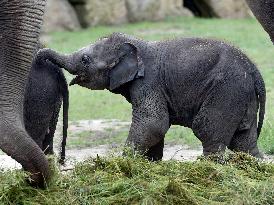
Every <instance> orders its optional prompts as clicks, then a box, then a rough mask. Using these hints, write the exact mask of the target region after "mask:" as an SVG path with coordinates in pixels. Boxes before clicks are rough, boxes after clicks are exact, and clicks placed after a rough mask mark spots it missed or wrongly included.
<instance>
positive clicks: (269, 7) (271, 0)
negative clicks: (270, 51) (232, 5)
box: [246, 0, 274, 43]
mask: <svg viewBox="0 0 274 205" xmlns="http://www.w3.org/2000/svg"><path fill="white" fill-rule="evenodd" d="M246 2H247V3H248V5H249V7H250V9H251V11H252V12H253V14H254V15H255V17H256V18H257V19H258V21H259V22H260V23H261V25H262V26H263V28H264V29H265V31H266V32H267V33H268V34H269V36H270V38H271V41H272V42H273V43H274V0H246Z"/></svg>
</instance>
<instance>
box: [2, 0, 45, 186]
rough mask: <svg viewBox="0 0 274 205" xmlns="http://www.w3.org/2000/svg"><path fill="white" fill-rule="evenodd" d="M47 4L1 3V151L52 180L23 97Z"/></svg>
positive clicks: (41, 0)
mask: <svg viewBox="0 0 274 205" xmlns="http://www.w3.org/2000/svg"><path fill="white" fill-rule="evenodd" d="M45 2H46V0H9V1H5V0H0V113H1V114H0V148H1V149H2V150H3V151H4V152H6V153H7V154H8V155H10V156H11V157H12V158H13V159H15V160H16V161H18V162H19V163H21V164H22V166H23V168H24V169H25V170H27V171H29V172H30V173H31V178H32V179H33V181H32V183H34V184H35V185H39V186H43V185H44V182H45V180H47V179H49V177H50V171H49V165H48V161H47V159H46V157H45V155H44V153H43V151H42V150H41V149H40V148H39V147H38V145H37V144H36V143H35V142H34V141H33V140H32V139H31V138H30V137H29V135H28V134H27V132H26V131H25V128H24V122H23V97H24V92H25V85H26V80H27V76H28V73H29V70H30V67H31V61H32V56H33V53H34V49H35V47H36V45H37V41H38V37H39V32H40V26H41V24H42V17H43V13H44V7H45Z"/></svg>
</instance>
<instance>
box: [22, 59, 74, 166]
mask: <svg viewBox="0 0 274 205" xmlns="http://www.w3.org/2000/svg"><path fill="white" fill-rule="evenodd" d="M68 98H69V93H68V85H67V82H66V78H65V76H64V74H63V72H62V70H61V68H60V67H58V66H57V65H56V64H53V63H52V62H50V61H49V60H45V59H44V58H39V57H38V56H36V57H34V60H33V62H32V67H31V70H30V74H29V79H28V82H27V87H26V91H25V99H24V122H25V128H26V131H27V132H28V134H29V135H30V136H31V137H32V139H33V140H34V141H35V142H36V143H37V144H38V145H39V146H40V148H41V149H42V150H43V151H44V152H45V154H53V137H54V133H55V130H56V124H57V121H58V115H59V111H60V108H61V105H62V101H63V139H62V145H61V153H60V157H61V158H60V162H61V163H63V161H64V159H65V146H66V138H67V128H68V107H69V100H68Z"/></svg>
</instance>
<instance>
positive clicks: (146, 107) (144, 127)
mask: <svg viewBox="0 0 274 205" xmlns="http://www.w3.org/2000/svg"><path fill="white" fill-rule="evenodd" d="M148 96H149V97H148ZM132 105H133V118H132V124H131V128H130V131H129V136H128V139H127V142H126V144H127V145H130V146H133V147H134V149H135V150H138V151H139V152H141V153H142V154H144V155H145V156H146V157H147V158H148V159H149V160H152V161H157V160H161V159H162V157H163V147H164V137H165V134H166V132H167V130H168V129H169V126H170V125H169V115H168V110H167V105H166V102H164V100H163V98H162V97H161V96H160V95H159V94H158V93H153V92H152V93H147V94H146V97H144V96H139V97H138V98H137V99H135V100H134V99H133V103H132Z"/></svg>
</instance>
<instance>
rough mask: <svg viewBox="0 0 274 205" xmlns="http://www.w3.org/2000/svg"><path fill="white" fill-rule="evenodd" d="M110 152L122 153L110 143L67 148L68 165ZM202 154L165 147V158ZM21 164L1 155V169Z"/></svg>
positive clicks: (192, 157)
mask: <svg viewBox="0 0 274 205" xmlns="http://www.w3.org/2000/svg"><path fill="white" fill-rule="evenodd" d="M108 154H118V155H119V154H121V153H120V152H117V149H116V148H112V147H110V146H109V145H100V146H97V147H93V148H84V149H70V150H67V157H66V158H67V163H66V164H67V166H68V167H71V166H72V165H73V164H74V163H75V162H80V161H83V160H85V159H87V158H89V157H96V156H97V155H99V156H106V155H108ZM201 154H202V150H193V149H188V148H187V147H186V146H182V145H173V146H170V145H166V146H165V148H164V158H163V159H164V160H170V159H174V160H191V161H192V160H195V159H196V158H197V157H198V156H200V155H201ZM18 168H21V165H20V164H18V163H17V162H16V161H15V160H13V159H12V158H11V157H9V156H7V155H4V154H3V155H0V169H18Z"/></svg>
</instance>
